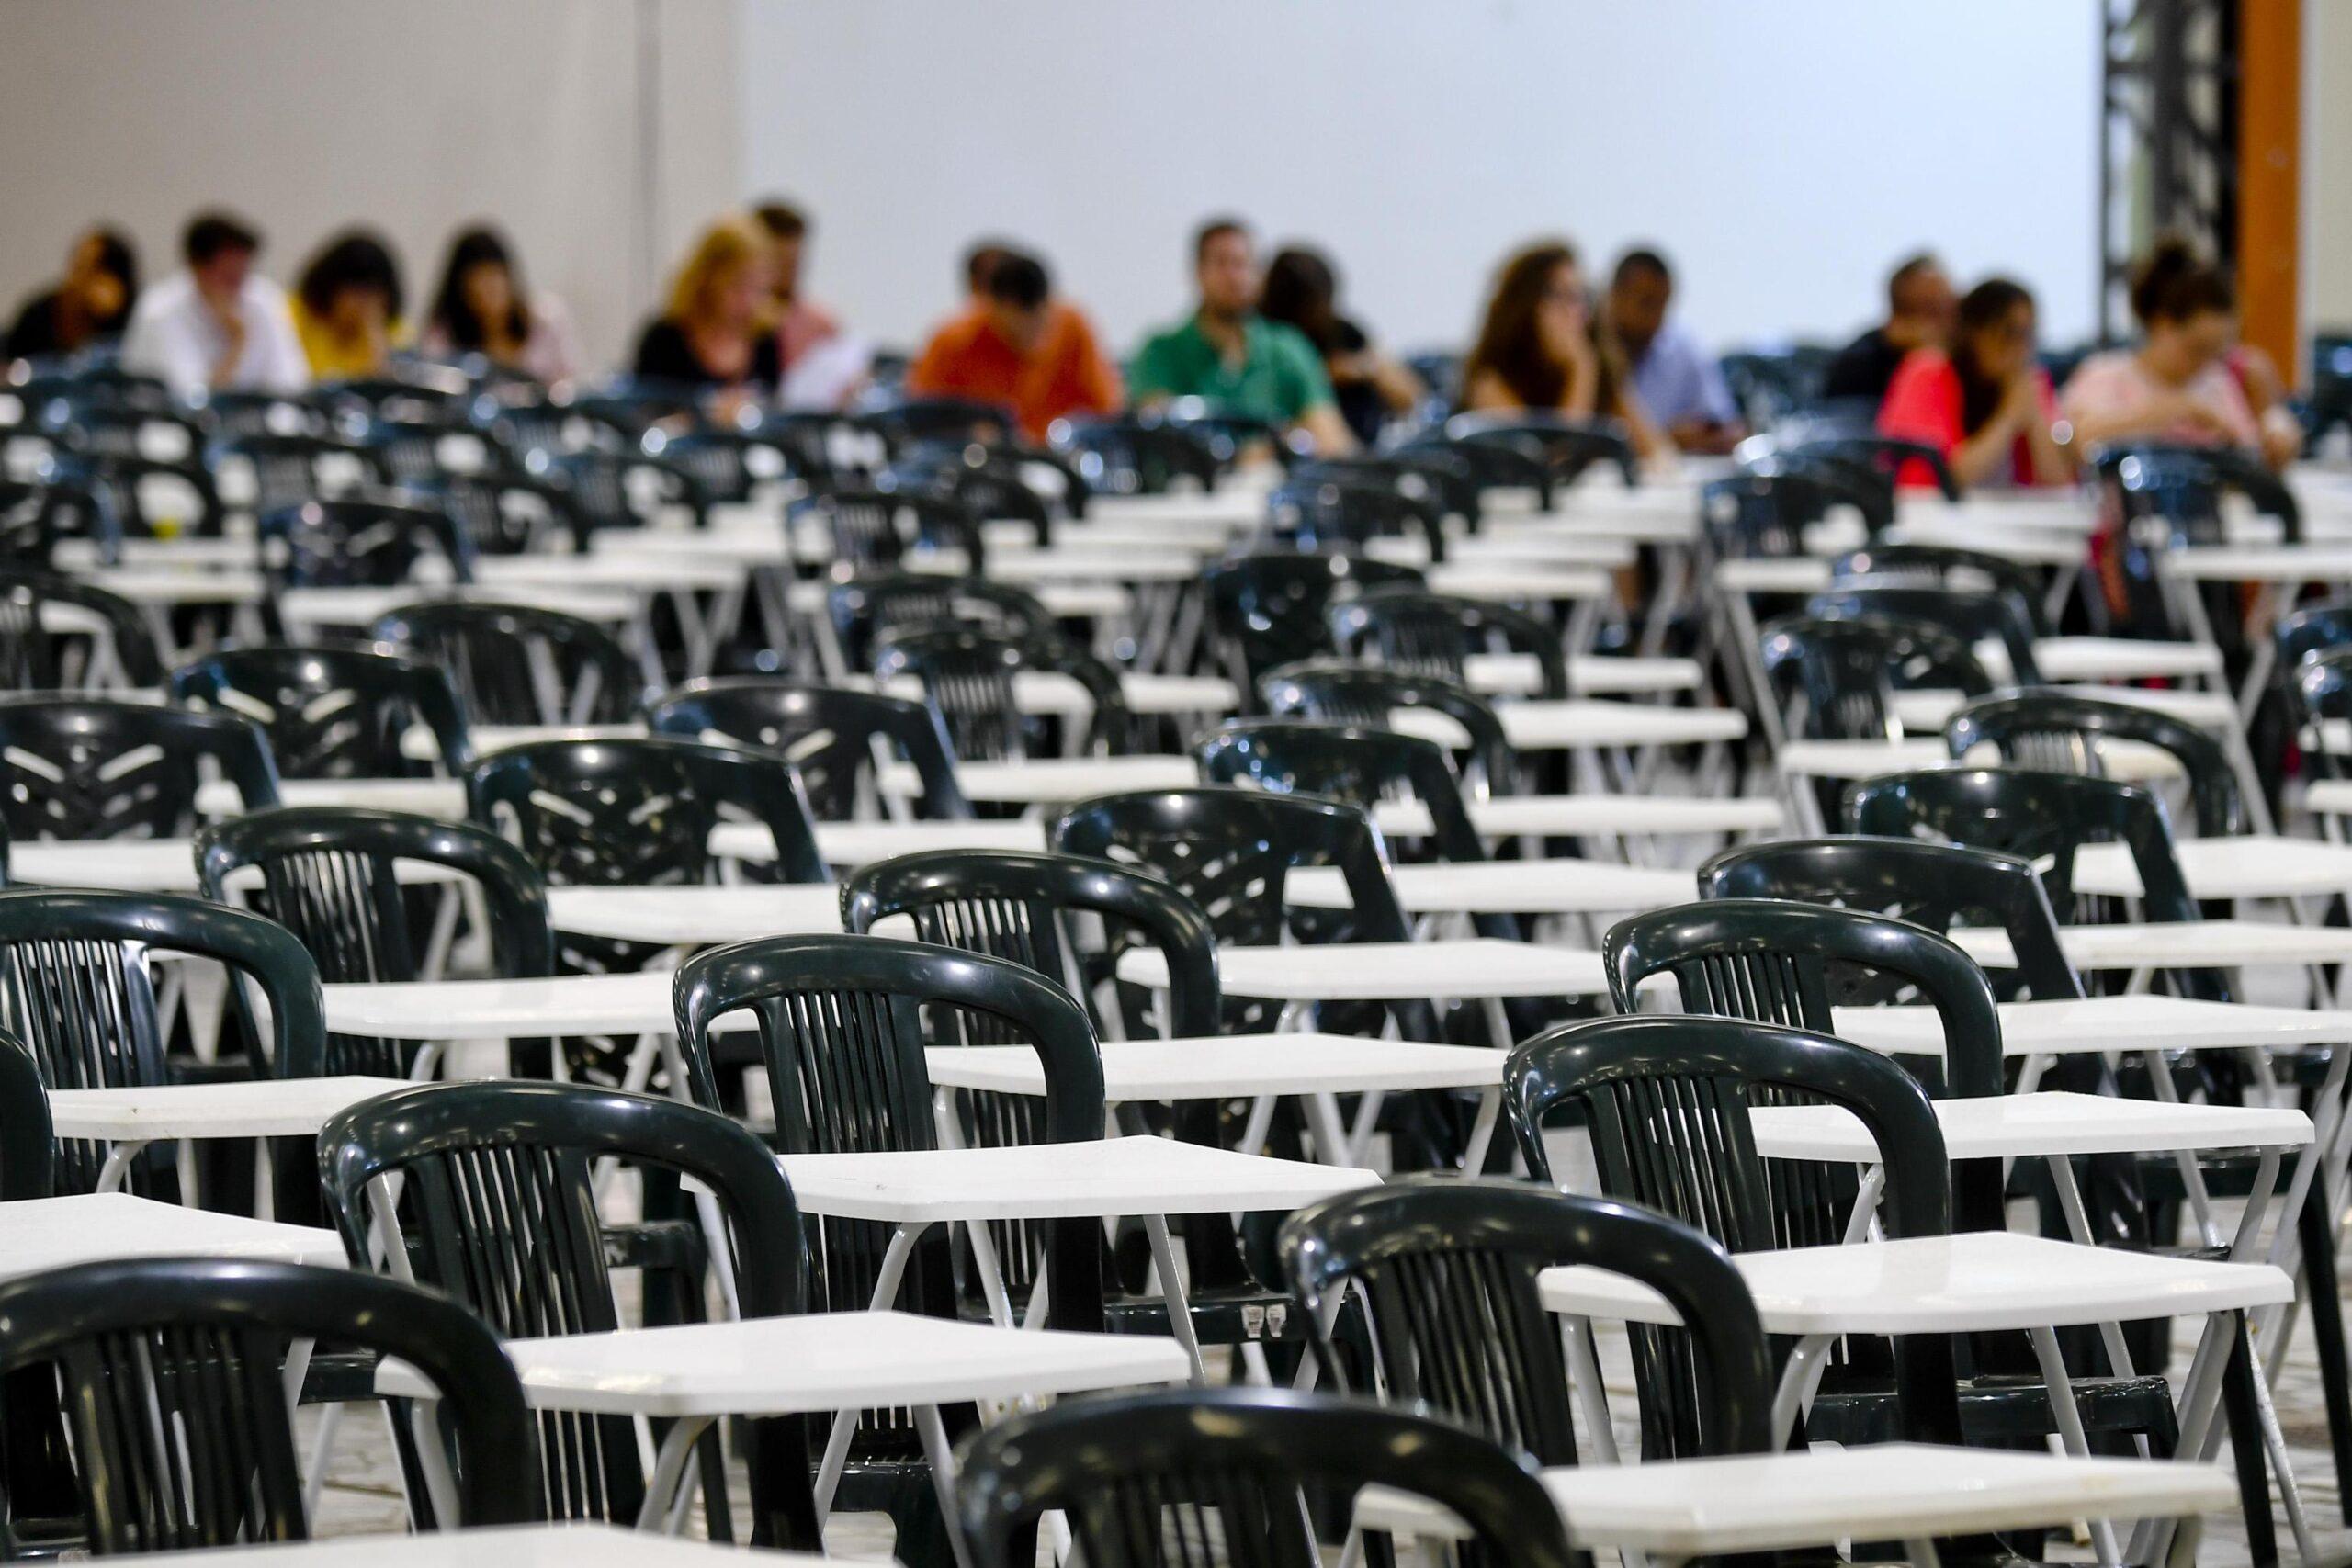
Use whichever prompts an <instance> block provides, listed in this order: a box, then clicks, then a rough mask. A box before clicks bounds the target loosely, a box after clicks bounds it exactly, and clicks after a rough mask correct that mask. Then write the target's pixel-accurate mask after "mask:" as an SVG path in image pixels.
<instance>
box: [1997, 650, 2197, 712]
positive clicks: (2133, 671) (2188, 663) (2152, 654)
mask: <svg viewBox="0 0 2352 1568" xmlns="http://www.w3.org/2000/svg"><path fill="white" fill-rule="evenodd" d="M2033 662H2034V664H2035V666H2036V667H2037V668H2038V669H2040V670H2041V678H2042V679H2043V680H2045V681H2138V680H2143V679H2146V678H2148V677H2151V676H2156V677H2163V676H2178V675H2219V674H2220V673H2221V672H2222V651H2221V649H2217V648H2215V647H2213V646H2212V645H2211V643H2203V642H2150V641H2143V640H2142V639H2140V638H2138V637H2038V638H2036V639H2035V641H2034V645H2033ZM2102 695H2120V694H2116V693H2103V694H2102ZM2139 695H2141V696H2143V697H2147V696H2160V695H2175V694H2170V693H2156V692H2145V693H2141V694H2139ZM2127 700H2128V699H2127Z"/></svg>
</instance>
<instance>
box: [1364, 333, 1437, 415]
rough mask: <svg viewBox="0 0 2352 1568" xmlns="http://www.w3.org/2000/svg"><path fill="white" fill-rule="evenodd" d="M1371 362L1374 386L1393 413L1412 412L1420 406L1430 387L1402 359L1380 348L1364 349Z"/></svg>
mask: <svg viewBox="0 0 2352 1568" xmlns="http://www.w3.org/2000/svg"><path fill="white" fill-rule="evenodd" d="M1364 358H1365V359H1366V360H1367V361H1369V362H1370V370H1371V380H1372V384H1373V387H1374V389H1376V390H1377V391H1378V392H1379V393H1380V400H1381V402H1382V403H1384V404H1385V405H1386V407H1387V409H1388V411H1389V412H1391V413H1410V412H1412V411H1413V410H1415V409H1417V408H1419V407H1420V405H1421V400H1422V399H1423V398H1425V397H1427V396H1428V395H1429V389H1428V388H1427V387H1424V386H1422V385H1421V378H1419V376H1416V375H1414V374H1413V372H1412V371H1411V370H1410V369H1409V368H1408V367H1406V366H1405V365H1404V364H1403V363H1402V362H1401V361H1398V360H1395V359H1391V358H1389V357H1388V356H1387V355H1385V354H1383V353H1381V352H1380V351H1379V350H1378V349H1371V348H1368V349H1366V350H1364Z"/></svg>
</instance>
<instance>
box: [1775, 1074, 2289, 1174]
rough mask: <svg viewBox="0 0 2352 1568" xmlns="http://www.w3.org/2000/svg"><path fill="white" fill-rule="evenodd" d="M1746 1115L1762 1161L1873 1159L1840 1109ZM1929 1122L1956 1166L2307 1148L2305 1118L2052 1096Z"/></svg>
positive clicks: (2020, 1098) (2245, 1109)
mask: <svg viewBox="0 0 2352 1568" xmlns="http://www.w3.org/2000/svg"><path fill="white" fill-rule="evenodd" d="M1747 1114H1748V1117H1749V1120H1750V1122H1751V1123H1752V1124H1753V1126H1754V1128H1755V1132H1756V1152H1757V1153H1758V1154H1759V1155H1762V1156H1764V1157H1765V1158H1767V1159H1818V1160H1853V1161H1856V1162H1857V1163H1871V1162H1875V1161H1876V1160H1877V1159H1878V1154H1879V1151H1878V1144H1877V1142H1876V1140H1874V1139H1872V1138H1871V1134H1870V1130H1869V1129H1868V1128H1867V1127H1864V1126H1863V1125H1862V1122H1861V1118H1860V1117H1858V1116H1856V1115H1855V1114H1854V1113H1853V1112H1852V1111H1849V1110H1847V1109H1846V1108H1845V1107H1844V1106H1842V1105H1758V1106H1756V1107H1754V1108H1752V1109H1751V1110H1750V1111H1748V1113H1747ZM1936 1120H1937V1122H1939V1123H1941V1124H1942V1127H1943V1132H1944V1152H1945V1153H1946V1154H1947V1155H1949V1156H1951V1158H1953V1159H1956V1160H1957V1159H2012V1158H2023V1157H2030V1156H2046V1155H2120V1154H2158V1153H2165V1152H2168V1151H2171V1150H2174V1149H2250V1148H2300V1147H2301V1146H2302V1145H2305V1144H2308V1143H2310V1142H2311V1141H2312V1119H2311V1118H2310V1117H2308V1116H2306V1115H2304V1114H2303V1113H2302V1112H2301V1111H2295V1110H2291V1109H2287V1108H2283V1107H2272V1106H2238V1105H2186V1104H2181V1105H2176V1104H2171V1103H2168V1102H2166V1101H2164V1100H2125V1099H2123V1098H2121V1097H2120V1096H2117V1095H2103V1094H2066V1093H2061V1092H2057V1091H2054V1090H2053V1091H2044V1092H2041V1093H2037V1094H2005V1095H1994V1096H1988V1097H1986V1098H1984V1099H1978V1100H1937V1101H1936Z"/></svg>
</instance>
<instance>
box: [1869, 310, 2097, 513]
mask: <svg viewBox="0 0 2352 1568" xmlns="http://www.w3.org/2000/svg"><path fill="white" fill-rule="evenodd" d="M2033 324H2034V311H2033V296H2032V295H2030V294H2029V293H2027V292H2026V290H2025V288H2023V287H2022V286H2021V285H2019V284H2016V283H2012V282H2010V281H2009V280H2008V279H2007V278H2006V277H1992V278H1987V279H1985V281H1984V282H1982V283H1980V284H1978V285H1977V286H1976V287H1975V288H1972V289H1970V290H1969V291H1968V293H1967V295H1966V297H1965V298H1963V299H1962V300H1961V302H1960V315H1959V320H1958V321H1956V322H1955V323H1954V325H1953V329H1952V338H1951V352H1950V353H1949V354H1947V353H1946V352H1945V351H1943V350H1942V349H1939V348H1915V349H1913V350H1912V351H1911V352H1910V353H1909V354H1906V355H1904V356H1903V364H1902V366H1901V367H1900V368H1898V369H1897V370H1896V371H1895V372H1894V384H1893V385H1891V386H1889V387H1888V388H1887V389H1886V401H1885V402H1884V403H1883V404H1881V405H1880V407H1879V412H1878V428H1879V434H1882V435H1894V436H1900V437H1902V438H1903V439H1905V440H1908V441H1922V442H1925V443H1927V444H1928V446H1933V447H1934V448H1935V449H1936V450H1937V451H1939V452H1941V453H1942V454H1943V455H1944V461H1945V462H1946V463H1947V464H1949V465H1950V466H1951V474H1952V478H1953V479H1957V480H1958V481H1959V482H1960V483H1961V484H1962V485H1963V486H1966V487H1968V488H1970V489H1974V488H1975V487H1976V486H1979V485H1988V484H1989V485H2004V484H2007V485H2052V484H2066V483H2069V482H2071V481H2072V480H2073V479H2074V477H2075V463H2074V457H2073V454H2072V452H2071V451H2070V450H2069V449H2068V448H2066V447H2064V446H2060V445H2059V443H2058V440H2057V437H2056V436H2055V434H2053V433H2052V423H2053V421H2054V419H2055V417H2056V413H2057V406H2056V400H2054V399H2053V398H2052V395H2051V391H2050V378H2049V377H2048V376H2047V375H2046V374H2044V373H2043V371H2042V368H2041V366H2040V365H2039V364H2037V363H2036V362H2035V360H2034V356H2033ZM1902 480H1903V482H1904V483H1905V484H1906V485H1919V484H1928V483H1930V482H1932V479H1931V476H1929V475H1928V472H1927V465H1926V464H1924V463H1918V462H1913V463H1910V464H1907V465H1905V471H1904V473H1903V476H1902Z"/></svg>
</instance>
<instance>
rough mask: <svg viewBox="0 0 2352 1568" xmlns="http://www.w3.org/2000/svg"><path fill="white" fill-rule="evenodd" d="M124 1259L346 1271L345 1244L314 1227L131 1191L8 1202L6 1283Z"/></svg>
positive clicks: (1, 1262) (3, 1211) (0, 1250)
mask: <svg viewBox="0 0 2352 1568" xmlns="http://www.w3.org/2000/svg"><path fill="white" fill-rule="evenodd" d="M109 1258H257V1259H261V1260H264V1261H269V1262H277V1263H315V1264H321V1265H323V1266H326V1267H329V1268H338V1269H339V1268H341V1267H342V1266H343V1262H344V1252H343V1238H342V1237H340V1236H338V1235H335V1233H334V1232H333V1231H329V1230H316V1229H313V1228H312V1227H311V1226H309V1225H286V1224H278V1223H277V1222H276V1221H275V1220H254V1219H247V1218H246V1217H244V1216H243V1215H242V1214H219V1213H213V1212H212V1211H211V1210H209V1209H187V1208H182V1207H181V1206H180V1205H179V1204H177V1203H158V1202H156V1201H154V1200H153V1199H150V1198H135V1197H133V1196H131V1195H130V1193H128V1192H99V1193H86V1194H81V1195H77V1196H74V1197H70V1198H27V1199H24V1200H22V1201H18V1202H14V1203H0V1279H9V1280H13V1279H16V1278H18V1277H19V1276H22V1275H26V1274H38V1273H40V1272H41V1271H42V1270H43V1269H64V1268H68V1267H71V1266H72V1265H74V1264H76V1263H96V1262H101V1261H104V1260H106V1259H109Z"/></svg>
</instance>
